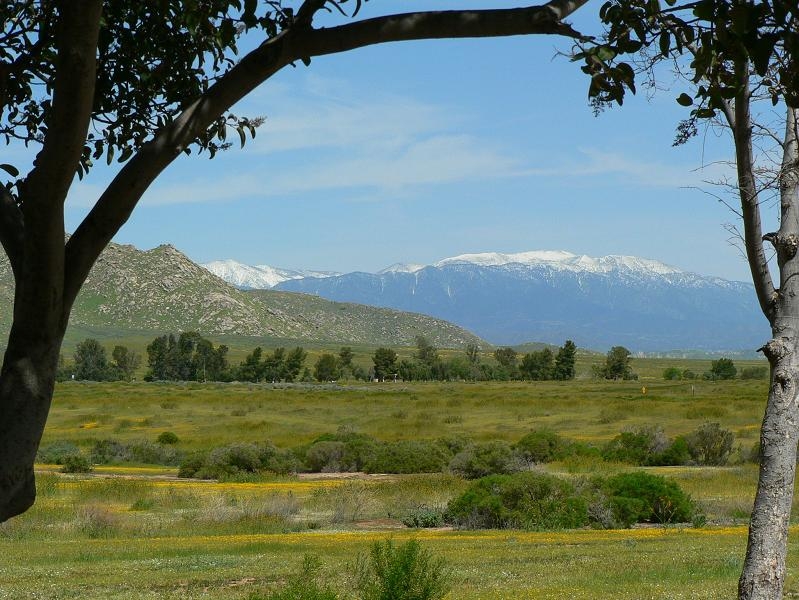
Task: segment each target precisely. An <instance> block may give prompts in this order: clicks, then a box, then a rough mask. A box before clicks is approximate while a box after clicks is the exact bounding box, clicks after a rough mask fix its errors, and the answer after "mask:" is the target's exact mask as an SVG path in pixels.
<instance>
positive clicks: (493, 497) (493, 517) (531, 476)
mask: <svg viewBox="0 0 799 600" xmlns="http://www.w3.org/2000/svg"><path fill="white" fill-rule="evenodd" d="M447 516H448V518H449V519H450V520H451V521H452V522H453V523H454V524H455V525H457V526H459V527H467V528H472V529H479V528H490V529H494V528H506V527H512V528H524V529H567V528H575V527H583V526H585V525H587V524H588V523H589V517H588V502H587V501H586V499H585V498H584V497H582V496H581V495H580V494H579V493H578V492H577V491H576V489H575V487H574V485H573V484H572V483H571V482H569V481H566V480H563V479H559V478H557V477H555V476H553V475H546V474H543V473H533V472H524V473H517V474H515V475H492V476H489V477H484V478H482V479H479V480H477V481H475V482H474V483H473V484H472V485H471V486H470V487H469V488H468V489H467V490H466V491H465V492H464V493H463V494H461V496H459V497H458V498H455V499H454V500H452V501H451V502H450V503H449V506H448V507H447Z"/></svg>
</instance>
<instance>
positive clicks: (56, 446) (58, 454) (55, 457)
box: [36, 440, 80, 465]
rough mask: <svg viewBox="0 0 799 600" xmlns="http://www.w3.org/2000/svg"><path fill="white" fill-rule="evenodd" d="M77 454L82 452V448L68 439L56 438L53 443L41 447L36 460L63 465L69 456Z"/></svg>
mask: <svg viewBox="0 0 799 600" xmlns="http://www.w3.org/2000/svg"><path fill="white" fill-rule="evenodd" d="M76 454H80V449H79V448H78V447H77V446H76V445H75V444H73V443H72V442H69V441H67V440H56V441H55V442H53V443H52V444H48V445H47V446H43V447H40V448H39V451H38V452H37V453H36V462H39V463H44V464H50V465H63V464H64V461H65V460H66V459H67V457H69V456H74V455H76Z"/></svg>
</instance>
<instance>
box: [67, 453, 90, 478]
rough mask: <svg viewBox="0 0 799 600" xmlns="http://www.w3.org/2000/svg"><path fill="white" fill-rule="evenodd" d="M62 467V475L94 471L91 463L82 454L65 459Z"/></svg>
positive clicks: (71, 455)
mask: <svg viewBox="0 0 799 600" xmlns="http://www.w3.org/2000/svg"><path fill="white" fill-rule="evenodd" d="M62 465H63V466H62V467H61V472H62V473H90V472H91V470H92V463H91V461H89V459H88V458H87V457H85V456H84V455H83V454H80V453H78V454H70V455H69V456H66V457H64V462H63V463H62Z"/></svg>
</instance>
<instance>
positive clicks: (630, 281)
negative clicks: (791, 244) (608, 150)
mask: <svg viewBox="0 0 799 600" xmlns="http://www.w3.org/2000/svg"><path fill="white" fill-rule="evenodd" d="M276 287H277V289H281V290H287V291H295V292H304V293H308V294H315V295H318V296H321V297H323V298H327V299H330V300H337V301H346V302H357V303H361V304H369V305H373V306H383V307H389V308H395V309H400V310H407V311H412V312H420V313H424V314H429V315H432V316H435V317H438V318H442V319H445V320H447V321H451V322H453V323H456V324H458V325H460V326H462V327H465V328H467V329H469V330H471V331H473V332H474V333H476V334H477V335H479V336H480V337H482V338H484V339H486V340H488V341H490V342H492V343H495V344H516V343H522V342H527V341H541V342H551V343H556V344H560V343H562V342H563V340H565V339H567V338H570V339H573V340H574V341H575V342H576V343H577V344H578V345H579V346H583V347H589V348H607V347H610V346H612V345H618V344H621V345H624V346H627V347H628V348H630V349H631V350H640V351H660V350H672V349H702V350H726V349H730V350H731V349H743V348H757V347H759V346H760V345H762V343H763V342H764V341H765V340H766V339H768V329H767V327H766V321H765V319H764V318H763V317H762V315H761V313H760V309H759V308H758V305H757V301H756V298H755V294H754V291H753V289H752V286H751V285H750V284H746V283H741V282H735V281H727V280H724V279H719V278H715V277H705V276H702V275H698V274H696V273H688V272H684V271H681V270H680V269H677V268H674V267H671V266H669V265H666V264H664V263H662V262H658V261H655V260H650V259H645V258H638V257H633V256H604V257H600V258H592V257H589V256H580V255H575V254H571V253H569V252H563V251H534V252H522V253H518V254H500V253H485V254H463V255H460V256H455V257H451V258H446V259H443V260H440V261H438V262H436V263H434V264H432V265H427V266H422V265H405V264H397V265H392V266H391V267H387V268H386V269H383V270H382V271H380V272H378V273H375V274H371V273H361V272H358V273H349V274H345V275H338V276H332V277H326V278H324V279H311V278H307V277H306V278H297V279H291V280H286V281H283V282H282V283H280V284H278V285H277V286H276Z"/></svg>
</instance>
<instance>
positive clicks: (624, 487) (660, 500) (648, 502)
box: [600, 471, 695, 527]
mask: <svg viewBox="0 0 799 600" xmlns="http://www.w3.org/2000/svg"><path fill="white" fill-rule="evenodd" d="M600 488H601V489H602V490H603V491H605V492H606V493H607V496H608V498H609V500H610V503H611V506H612V507H613V511H614V515H615V517H616V519H617V520H618V521H619V522H620V523H622V524H624V525H625V526H627V527H629V526H630V525H631V524H632V523H642V522H653V523H684V522H687V521H691V520H692V518H693V516H694V512H695V510H694V505H693V502H692V501H691V498H690V497H689V496H688V495H687V494H686V493H685V492H684V491H683V490H682V488H680V486H679V485H678V484H677V483H676V482H674V481H671V480H669V479H666V478H665V477H660V476H658V475H651V474H649V473H645V472H643V471H639V472H635V473H621V474H619V475H616V476H614V477H610V478H609V479H607V480H606V481H605V482H604V483H600Z"/></svg>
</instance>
